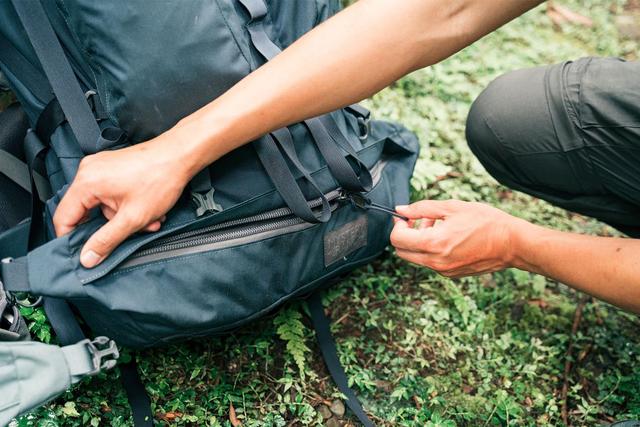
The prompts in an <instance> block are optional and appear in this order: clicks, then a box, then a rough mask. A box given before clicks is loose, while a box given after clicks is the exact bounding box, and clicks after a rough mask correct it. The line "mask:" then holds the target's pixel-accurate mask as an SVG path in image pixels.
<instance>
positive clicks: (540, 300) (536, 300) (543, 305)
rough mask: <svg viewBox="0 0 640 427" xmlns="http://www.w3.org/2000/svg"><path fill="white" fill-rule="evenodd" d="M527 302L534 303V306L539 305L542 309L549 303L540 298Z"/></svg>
mask: <svg viewBox="0 0 640 427" xmlns="http://www.w3.org/2000/svg"><path fill="white" fill-rule="evenodd" d="M528 303H529V305H535V306H536V307H540V308H542V309H545V308H547V307H549V303H548V302H546V301H545V300H542V299H532V300H529V302H528Z"/></svg>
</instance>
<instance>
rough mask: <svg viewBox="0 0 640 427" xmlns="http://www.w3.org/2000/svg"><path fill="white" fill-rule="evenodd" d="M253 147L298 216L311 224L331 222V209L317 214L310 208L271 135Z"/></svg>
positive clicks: (255, 143)
mask: <svg viewBox="0 0 640 427" xmlns="http://www.w3.org/2000/svg"><path fill="white" fill-rule="evenodd" d="M253 147H254V149H255V150H256V154H257V155H258V158H259V159H260V162H261V163H262V166H263V167H264V170H265V171H266V172H267V174H268V175H269V178H271V181H272V182H273V185H274V186H275V187H276V190H278V193H279V194H280V196H281V197H282V199H283V200H284V202H285V203H286V204H287V206H289V208H290V209H291V211H293V213H294V214H295V215H296V216H298V217H299V218H302V219H303V220H305V221H307V222H310V223H317V222H327V221H328V220H329V217H330V216H331V210H330V209H329V210H327V209H323V210H322V211H321V212H320V213H316V212H314V211H313V210H312V209H311V208H310V207H309V204H308V202H307V200H306V199H305V197H304V194H303V193H302V190H300V187H299V186H298V184H297V182H296V180H295V178H294V176H293V174H292V173H291V171H290V170H289V167H288V166H287V163H286V161H285V159H284V157H282V154H281V153H280V150H278V146H277V145H276V143H275V141H274V140H273V137H272V136H271V135H269V134H267V135H265V136H263V137H262V138H260V139H258V140H256V141H254V143H253ZM323 207H324V206H323Z"/></svg>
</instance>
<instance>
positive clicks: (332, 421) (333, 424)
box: [324, 417, 342, 427]
mask: <svg viewBox="0 0 640 427" xmlns="http://www.w3.org/2000/svg"><path fill="white" fill-rule="evenodd" d="M324 425H325V427H342V426H341V425H340V421H338V419H337V418H335V417H334V418H329V419H328V420H327V421H325V423H324Z"/></svg>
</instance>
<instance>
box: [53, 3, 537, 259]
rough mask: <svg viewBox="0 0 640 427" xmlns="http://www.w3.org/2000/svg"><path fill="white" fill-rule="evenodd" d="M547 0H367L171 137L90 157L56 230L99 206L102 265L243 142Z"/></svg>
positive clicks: (95, 253) (91, 246)
mask: <svg viewBox="0 0 640 427" xmlns="http://www.w3.org/2000/svg"><path fill="white" fill-rule="evenodd" d="M540 2H541V1H540V0H402V1H393V0H360V1H358V2H357V3H356V4H355V5H353V6H351V7H349V8H347V9H346V10H345V11H343V12H341V13H339V14H338V15H336V16H335V17H333V18H332V19H330V20H328V21H327V22H326V23H324V24H322V25H320V26H319V27H318V28H316V29H314V30H312V31H310V32H309V33H308V34H307V35H305V36H304V37H302V38H301V39H300V40H299V41H297V42H296V43H294V44H293V45H292V46H291V47H289V48H288V49H286V50H285V51H284V52H283V53H281V54H280V55H278V56H277V57H276V58H275V59H274V60H272V61H271V62H269V63H268V64H266V65H265V66H263V67H261V68H260V69H258V70H257V71H255V72H254V73H252V74H251V75H249V76H248V77H246V78H245V79H243V80H242V81H241V82H239V83H238V84H237V85H236V86H234V87H233V88H232V89H230V90H229V91H228V92H227V93H225V94H224V95H223V96H221V97H219V98H218V99H216V100H215V101H213V102H212V103H210V104H209V105H207V106H205V107H203V108H202V109H200V110H199V111H197V112H195V113H193V114H191V115H190V116H188V117H186V118H185V119H183V120H181V121H180V122H179V123H178V124H177V125H176V126H175V127H173V128H172V129H170V130H169V131H167V132H165V133H164V134H162V135H160V136H158V137H156V138H154V139H152V140H150V141H147V142H145V143H142V144H137V145H135V146H132V147H128V148H125V149H122V150H118V151H106V152H101V153H98V154H96V155H93V156H88V157H86V158H85V159H84V160H83V162H82V163H81V164H80V168H79V170H78V173H77V175H76V178H75V180H74V182H73V183H72V185H71V186H70V188H69V190H68V192H67V194H66V196H65V197H64V198H63V200H62V201H61V203H60V205H59V206H58V209H57V211H56V214H55V216H54V225H55V228H56V233H57V234H58V235H59V236H60V235H63V234H66V233H68V232H69V231H71V230H72V229H73V228H75V227H76V225H77V224H78V223H80V222H81V221H82V220H83V218H84V217H85V216H86V214H87V212H88V210H89V209H92V208H94V207H98V206H99V207H100V208H101V209H102V211H103V213H104V214H105V216H106V217H107V219H108V220H109V221H108V222H107V224H105V225H104V226H103V227H102V228H101V229H100V230H98V231H97V232H96V233H95V234H94V235H93V236H92V237H91V238H90V240H89V241H88V242H87V243H86V244H85V246H84V248H83V250H82V255H81V262H82V264H83V265H84V266H85V267H94V266H96V265H97V264H99V263H100V262H102V261H103V260H104V259H105V258H106V257H107V256H108V255H109V253H111V251H113V249H114V248H115V247H116V246H117V245H119V244H120V243H121V242H122V241H123V240H124V239H126V238H127V237H128V236H129V235H130V234H132V233H134V232H136V231H139V230H142V229H146V230H150V231H153V230H157V229H158V228H159V227H160V221H161V219H162V217H163V215H164V214H165V213H166V212H167V211H168V210H169V209H170V208H171V207H172V206H173V205H174V204H175V202H176V201H177V199H178V197H179V196H180V193H181V191H182V189H183V188H184V187H185V186H186V185H187V183H188V182H189V180H190V179H191V177H192V176H193V175H194V174H195V173H197V171H199V170H200V169H202V168H203V167H205V166H207V165H209V164H211V163H212V162H214V161H215V160H217V159H218V158H220V157H221V156H223V155H224V154H226V153H228V152H229V151H231V150H233V149H234V148H237V147H239V146H240V145H242V144H245V143H247V142H248V141H250V140H252V139H254V138H256V137H258V136H260V135H262V134H265V133H267V132H268V131H270V130H273V129H277V128H279V127H282V126H284V125H287V124H290V123H293V122H297V121H300V120H302V119H304V118H307V117H311V116H315V115H319V114H322V113H325V112H327V111H331V110H334V109H336V108H339V107H342V106H344V105H347V104H350V103H352V102H355V101H359V100H361V99H363V98H365V97H367V96H369V95H371V94H373V93H375V92H376V91H378V90H380V89H381V88H383V87H385V86H386V85H388V84H390V83H391V82H393V81H394V80H396V79H398V78H399V77H401V76H403V75H404V74H406V73H409V72H410V71H413V70H415V69H418V68H421V67H425V66H428V65H430V64H434V63H436V62H438V61H441V60H442V59H444V58H446V57H448V56H450V55H451V54H453V53H455V52H457V51H458V50H460V49H462V48H463V47H465V46H467V45H468V44H470V43H472V42H473V41H475V40H477V39H478V38H480V37H482V36H484V35H485V34H487V33H489V32H491V31H492V30H494V29H495V28H497V27H499V26H500V25H502V24H504V23H506V22H508V21H510V20H511V19H513V18H515V17H517V16H518V15H520V14H522V13H524V12H525V11H527V10H528V9H530V8H532V7H533V6H535V5H536V4H538V3H540ZM168 176H171V177H172V178H173V179H172V180H167V177H168Z"/></svg>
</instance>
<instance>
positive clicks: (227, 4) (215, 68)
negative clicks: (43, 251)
mask: <svg viewBox="0 0 640 427" xmlns="http://www.w3.org/2000/svg"><path fill="white" fill-rule="evenodd" d="M43 6H44V7H45V9H46V10H47V14H48V15H49V18H50V20H51V22H52V25H53V26H54V28H55V30H56V33H57V34H58V37H59V38H60V40H61V42H62V44H63V46H64V48H65V50H66V51H67V54H68V56H69V57H70V59H71V62H72V65H73V66H74V68H75V71H76V74H78V75H79V77H80V80H81V81H83V82H84V86H88V87H86V88H85V89H93V90H95V91H96V92H97V93H98V95H99V98H100V100H101V103H102V105H103V107H104V109H105V112H106V114H107V115H108V117H109V118H110V119H111V121H112V122H113V123H114V124H116V125H117V126H119V127H121V128H122V129H123V130H125V131H126V132H127V134H128V136H129V138H130V139H131V141H133V142H138V141H143V140H146V139H149V138H152V137H153V136H155V135H157V134H159V133H162V132H163V131H165V130H167V129H168V128H170V127H171V126H173V125H174V124H175V123H176V122H177V121H178V120H180V119H181V118H183V117H185V116H186V115H188V114H190V113H191V112H193V111H195V110H197V109H198V108H200V107H202V106H203V105H205V104H207V103H209V102H210V101H212V100H213V99H215V98H216V97H218V96H220V95H221V94H222V93H224V92H225V91H226V90H228V89H229V88H230V87H232V86H233V85H234V84H235V83H236V82H238V81H239V80H240V79H242V78H243V77H244V76H246V75H247V74H248V73H249V72H251V70H253V69H255V68H257V67H258V66H259V65H261V64H262V62H263V60H262V59H261V56H260V55H259V54H258V53H257V52H256V51H255V49H254V48H253V47H252V44H251V41H250V39H249V35H248V31H247V27H248V26H249V25H252V22H251V18H250V16H249V13H248V12H247V11H246V10H245V9H244V7H243V6H242V4H241V3H240V2H239V1H238V0H193V1H189V2H174V1H168V0H162V1H157V2H154V3H153V7H149V6H150V5H149V2H148V1H146V0H132V1H128V2H126V3H122V2H119V1H101V2H96V1H93V0H66V1H64V2H62V1H55V2H44V3H43ZM337 6H338V2H337V1H336V0H305V1H287V0H267V14H266V16H265V17H264V19H262V20H261V21H262V22H261V25H264V27H265V30H266V31H267V33H268V34H269V35H270V38H272V39H273V40H274V41H276V43H277V44H279V46H280V47H281V48H284V47H286V46H288V45H289V44H290V43H292V42H293V41H294V40H295V39H297V38H299V37H300V36H301V35H302V34H304V33H305V32H307V31H308V30H310V29H311V28H313V27H314V26H315V25H316V24H318V23H319V22H321V21H322V20H324V19H326V18H327V17H329V16H330V15H331V14H332V13H333V12H335V11H336V10H337ZM0 20H1V21H2V22H4V23H9V24H8V25H4V24H3V26H2V28H0V33H1V34H0V35H2V36H4V37H5V38H6V39H8V40H9V41H10V43H11V44H13V45H14V47H15V48H16V49H17V50H18V51H19V52H20V53H21V54H22V55H23V56H24V57H25V58H26V59H27V60H28V61H29V62H31V64H34V65H35V66H37V67H39V63H38V60H37V57H36V56H35V53H34V52H33V49H32V47H31V46H30V44H29V41H28V38H27V36H26V33H25V32H24V30H23V29H22V28H21V25H20V21H19V20H18V18H17V16H16V14H15V11H14V10H13V8H12V6H11V2H0ZM0 60H1V58H0ZM0 67H2V69H3V71H5V73H6V75H7V78H8V80H9V82H10V84H11V86H12V87H13V88H14V90H15V91H16V92H17V95H18V97H19V98H20V100H21V101H22V103H23V105H25V108H26V109H27V112H28V113H29V116H30V118H31V120H32V122H33V121H34V120H35V118H37V116H38V115H39V113H40V111H41V110H42V109H43V108H44V104H45V103H46V101H45V102H43V100H38V99H37V97H36V96H34V93H33V90H32V89H33V88H32V87H30V82H28V81H24V78H23V77H22V76H19V75H13V74H12V73H11V71H10V70H9V69H7V64H4V65H3V64H2V63H0Z"/></svg>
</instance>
